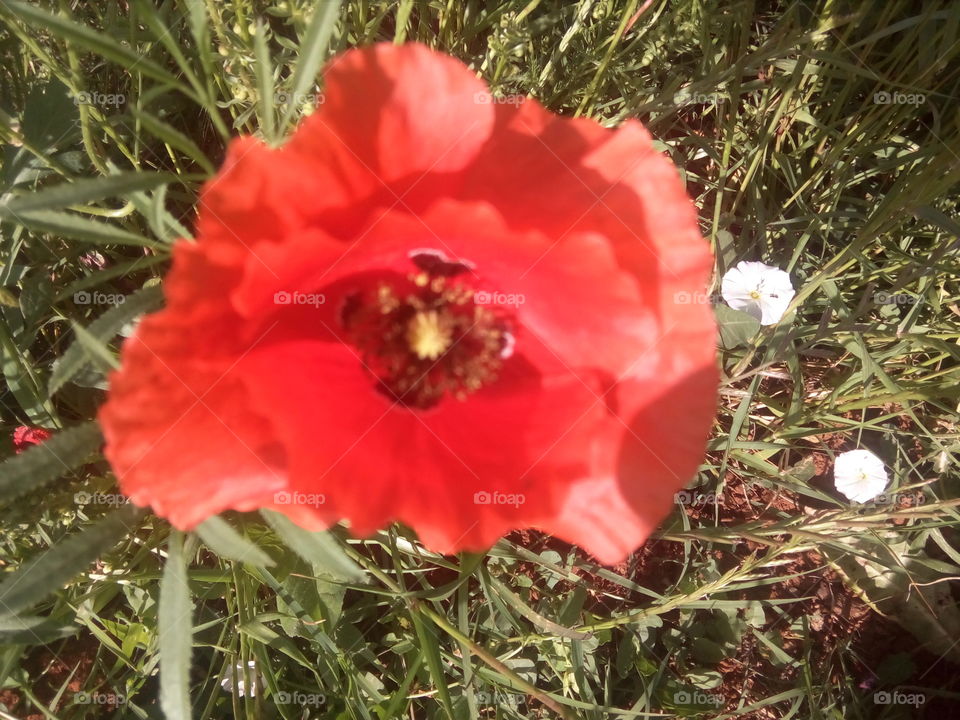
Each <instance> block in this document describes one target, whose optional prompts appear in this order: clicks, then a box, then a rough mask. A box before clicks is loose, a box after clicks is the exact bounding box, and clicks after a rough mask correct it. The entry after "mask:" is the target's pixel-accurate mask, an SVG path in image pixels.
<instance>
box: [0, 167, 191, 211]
mask: <svg viewBox="0 0 960 720" xmlns="http://www.w3.org/2000/svg"><path fill="white" fill-rule="evenodd" d="M175 179H176V178H175V176H173V175H169V174H165V173H145V172H144V173H138V172H125V173H117V174H116V175H107V176H104V177H97V178H86V179H83V180H73V181H70V182H61V183H58V184H57V185H53V186H51V187H46V188H44V189H42V190H37V191H36V192H32V193H26V194H24V195H16V196H13V197H10V198H9V199H8V200H6V201H5V202H0V219H6V220H9V219H16V218H17V216H18V215H19V214H20V213H27V212H31V211H36V210H62V209H63V208H66V207H70V206H71V205H84V204H86V203H89V202H92V201H94V200H102V199H103V198H108V197H120V196H121V195H124V194H126V193H130V192H135V191H137V190H149V189H151V188H154V187H157V186H158V185H165V184H167V183H169V182H171V181H173V180H175Z"/></svg>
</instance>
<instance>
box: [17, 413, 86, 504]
mask: <svg viewBox="0 0 960 720" xmlns="http://www.w3.org/2000/svg"><path fill="white" fill-rule="evenodd" d="M101 442H102V436H101V435H100V428H99V426H98V425H97V424H96V423H95V422H89V423H85V424H83V425H78V426H76V427H72V428H69V429H67V430H63V431H62V432H58V433H57V434H56V435H54V436H53V437H51V438H49V439H48V440H46V441H44V442H43V443H42V444H41V445H35V446H33V447H31V448H29V449H28V450H25V451H24V452H22V453H20V454H19V455H14V456H13V457H12V458H9V459H8V460H6V461H4V462H3V464H0V500H3V501H7V500H12V499H13V498H16V497H19V496H20V495H23V494H24V493H28V492H30V491H31V490H36V489H37V488H39V487H42V486H43V485H45V484H46V483H48V482H51V481H52V480H56V479H57V478H58V477H61V476H62V475H64V474H65V473H67V472H69V471H70V470H73V469H74V468H77V467H79V466H80V465H82V464H83V463H84V462H85V461H86V460H87V458H89V457H90V455H91V453H93V452H95V451H96V450H97V449H98V448H99V447H100V443H101Z"/></svg>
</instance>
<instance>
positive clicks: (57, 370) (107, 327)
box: [47, 285, 163, 395]
mask: <svg viewBox="0 0 960 720" xmlns="http://www.w3.org/2000/svg"><path fill="white" fill-rule="evenodd" d="M162 300H163V290H162V289H161V287H160V286H159V285H151V286H149V287H145V288H142V289H141V290H138V291H137V292H135V293H133V294H132V295H130V296H128V297H127V299H126V300H125V301H124V302H123V303H121V304H119V305H115V306H114V307H112V308H110V309H109V310H107V311H106V312H105V313H103V314H102V315H101V316H100V317H98V318H97V319H96V320H94V321H93V322H92V323H90V325H88V326H87V328H86V332H87V335H88V336H90V337H92V338H94V339H95V340H97V342H100V343H107V342H109V341H110V339H111V338H113V337H114V336H115V335H117V333H119V332H120V330H121V328H123V326H124V325H126V324H127V323H129V322H132V321H133V320H134V319H136V318H138V317H139V316H140V315H142V314H143V313H145V312H150V311H151V310H155V309H156V308H157V307H159V306H160V304H161V302H162ZM88 364H89V357H88V355H87V352H86V350H85V348H84V345H83V344H82V343H80V342H75V343H73V344H72V345H70V347H68V348H67V350H66V352H64V353H63V355H61V356H60V358H59V359H58V360H57V361H56V362H55V363H54V365H53V372H52V373H51V375H50V382H49V383H48V386H47V388H48V392H49V393H50V395H53V394H54V393H55V392H57V391H58V390H59V389H60V388H62V387H63V386H64V384H66V383H68V382H70V380H72V379H73V378H74V377H75V376H76V375H77V374H78V373H80V372H81V371H83V370H84V369H85V368H86V367H87V365H88Z"/></svg>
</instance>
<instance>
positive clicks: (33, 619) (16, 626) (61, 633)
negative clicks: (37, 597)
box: [0, 615, 78, 645]
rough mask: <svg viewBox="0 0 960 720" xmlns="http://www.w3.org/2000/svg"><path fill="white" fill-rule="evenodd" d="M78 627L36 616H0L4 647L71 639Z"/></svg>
mask: <svg viewBox="0 0 960 720" xmlns="http://www.w3.org/2000/svg"><path fill="white" fill-rule="evenodd" d="M77 630H78V628H77V626H76V625H64V624H63V623H62V622H59V621H57V620H52V619H50V618H45V617H39V616H35V615H15V616H13V617H4V616H0V643H3V644H4V645H21V644H22V645H38V644H41V643H43V644H46V643H50V642H53V641H54V640H60V639H61V638H65V637H70V636H71V635H74V634H75V633H76V632H77Z"/></svg>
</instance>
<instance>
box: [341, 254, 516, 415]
mask: <svg viewBox="0 0 960 720" xmlns="http://www.w3.org/2000/svg"><path fill="white" fill-rule="evenodd" d="M475 294H476V293H475V292H474V290H473V289H472V288H470V287H469V286H468V285H466V284H464V283H462V282H458V281H456V280H454V279H453V278H452V277H451V276H450V275H449V274H446V275H443V274H434V273H432V272H430V271H427V270H420V271H418V272H416V273H414V274H411V275H408V276H406V277H398V278H394V279H390V280H387V281H381V282H379V283H377V284H376V285H375V286H372V287H370V288H368V289H364V290H358V291H356V292H354V293H352V294H350V295H349V296H348V297H347V301H346V304H345V306H344V308H343V311H342V314H341V323H342V324H343V327H344V329H345V331H346V334H347V337H348V339H349V340H350V342H351V344H353V346H354V347H356V348H357V350H358V351H359V352H360V356H361V358H362V361H363V364H364V366H365V367H366V368H367V369H368V370H369V371H370V372H371V373H372V374H373V375H374V376H375V377H376V379H377V389H378V390H379V391H380V392H382V393H384V394H385V395H386V396H387V397H389V398H390V399H391V400H393V401H394V402H396V403H398V404H400V405H403V406H406V407H411V408H419V409H425V408H429V407H433V406H434V405H436V404H437V403H438V402H440V400H441V399H442V398H443V397H444V396H445V395H452V396H453V397H454V398H456V399H458V400H463V399H465V398H466V397H467V396H468V395H469V394H470V393H473V392H476V391H477V390H479V389H480V388H482V387H484V386H485V385H489V384H490V383H491V382H493V381H495V380H496V379H497V377H498V375H499V371H500V368H501V367H502V365H503V362H504V360H506V359H507V357H509V356H510V354H511V353H512V347H513V335H512V333H511V327H512V324H511V322H510V318H509V317H506V316H504V315H503V314H502V313H499V312H498V310H499V308H495V307H492V306H486V305H481V304H477V302H475Z"/></svg>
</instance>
